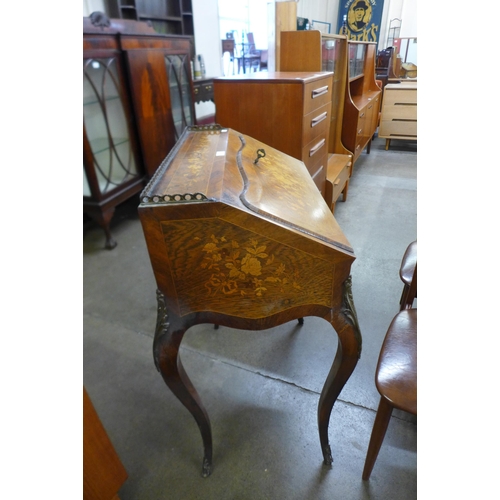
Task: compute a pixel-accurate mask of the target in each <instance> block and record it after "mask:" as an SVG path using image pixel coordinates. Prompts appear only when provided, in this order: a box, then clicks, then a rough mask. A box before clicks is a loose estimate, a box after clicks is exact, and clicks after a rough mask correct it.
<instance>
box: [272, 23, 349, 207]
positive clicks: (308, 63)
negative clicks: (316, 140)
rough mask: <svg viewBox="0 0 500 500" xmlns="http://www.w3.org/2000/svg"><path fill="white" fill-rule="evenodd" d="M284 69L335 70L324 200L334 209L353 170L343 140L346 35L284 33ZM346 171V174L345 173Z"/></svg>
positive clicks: (345, 195) (282, 50)
mask: <svg viewBox="0 0 500 500" xmlns="http://www.w3.org/2000/svg"><path fill="white" fill-rule="evenodd" d="M280 60H281V68H282V69H283V71H332V72H333V83H332V107H331V113H330V132H329V138H328V152H329V156H328V167H327V173H326V185H325V200H326V202H327V203H328V205H329V206H330V207H331V208H332V211H333V210H335V203H336V201H337V199H338V197H339V196H340V194H341V193H343V201H346V199H347V191H348V189H349V177H350V175H351V171H352V152H351V151H349V150H348V149H347V148H346V147H345V146H344V144H343V143H342V123H343V117H344V99H345V88H346V79H347V38H346V37H345V36H343V35H325V34H322V33H321V32H320V31H318V30H307V31H283V32H282V33H281V57H280ZM346 172H347V176H346Z"/></svg>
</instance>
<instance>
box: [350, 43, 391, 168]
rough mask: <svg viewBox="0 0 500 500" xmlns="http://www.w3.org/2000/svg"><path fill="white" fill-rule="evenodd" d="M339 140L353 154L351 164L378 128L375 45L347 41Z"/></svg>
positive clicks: (379, 92) (366, 146)
mask: <svg viewBox="0 0 500 500" xmlns="http://www.w3.org/2000/svg"><path fill="white" fill-rule="evenodd" d="M347 44H348V56H349V62H348V73H347V79H346V87H345V101H344V120H343V124H342V142H343V144H344V145H345V147H346V148H347V149H349V151H351V152H352V153H353V165H354V163H355V162H356V160H357V159H358V158H359V155H360V154H361V152H362V151H363V150H364V149H365V148H366V149H367V153H369V152H370V146H371V140H372V137H373V134H374V133H375V131H376V130H377V127H378V120H379V113H380V101H381V94H382V92H381V89H380V87H379V86H378V85H377V83H376V81H375V58H376V47H377V46H376V44H375V43H374V42H356V41H351V40H348V42H347Z"/></svg>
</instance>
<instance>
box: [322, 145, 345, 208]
mask: <svg viewBox="0 0 500 500" xmlns="http://www.w3.org/2000/svg"><path fill="white" fill-rule="evenodd" d="M350 173H351V162H350V160H349V161H346V159H345V156H344V155H334V154H329V155H328V166H327V170H326V183H325V201H326V202H327V203H328V206H329V207H330V209H331V211H332V214H334V213H335V204H336V203H337V200H338V199H339V197H340V195H342V201H346V200H347V192H348V190H349V176H350Z"/></svg>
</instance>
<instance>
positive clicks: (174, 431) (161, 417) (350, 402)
mask: <svg viewBox="0 0 500 500" xmlns="http://www.w3.org/2000/svg"><path fill="white" fill-rule="evenodd" d="M384 147H385V140H383V139H378V138H377V139H375V140H374V141H373V144H372V148H371V153H370V154H369V155H368V154H366V152H365V153H363V154H362V156H361V157H360V159H359V160H358V161H357V163H356V165H355V168H354V172H353V176H352V178H351V181H350V187H349V194H348V199H347V202H346V203H341V202H339V203H338V204H337V208H336V211H335V217H336V219H337V221H338V222H339V224H340V226H341V228H342V229H343V231H344V233H345V235H346V236H347V238H348V240H349V241H350V243H351V245H352V246H353V248H354V251H355V253H356V257H357V260H356V261H355V262H354V264H353V267H352V279H353V295H354V301H355V305H356V309H357V314H358V319H359V323H360V327H361V333H362V335H363V352H362V354H361V359H360V361H359V363H358V365H357V367H356V369H355V370H354V373H353V375H352V376H351V378H350V379H349V381H348V383H347V384H346V386H345V387H344V390H343V391H342V393H341V394H340V397H339V399H338V400H337V402H336V404H335V406H334V408H333V412H332V416H331V420H330V430H329V434H330V445H331V447H332V454H333V457H334V463H333V466H332V467H327V466H325V465H323V463H322V454H321V449H320V446H319V437H318V432H317V421H316V410H317V405H318V401H319V394H320V391H321V388H322V385H323V383H324V380H325V378H326V375H327V373H328V371H329V368H330V366H331V363H332V360H333V357H334V355H335V351H336V348H337V340H336V334H335V332H333V331H332V329H331V327H330V325H329V324H328V323H326V322H325V321H324V320H321V319H319V318H313V317H308V318H305V323H304V325H303V326H302V327H298V325H297V323H296V322H291V323H287V324H285V325H282V326H280V327H277V328H274V329H272V330H269V331H263V332H247V331H239V330H233V329H229V328H225V327H221V328H220V329H219V330H214V329H213V326H212V325H199V326H197V327H195V328H192V329H191V330H189V331H188V332H187V333H186V335H185V337H184V340H183V343H182V345H181V357H182V360H183V364H184V366H185V368H186V371H187V373H188V374H189V376H190V378H191V380H192V382H193V384H194V385H195V387H196V388H197V390H198V392H199V394H200V396H201V398H202V400H203V403H204V405H205V407H206V409H207V412H208V414H209V417H210V420H211V424H212V433H213V446H214V457H213V460H214V468H213V473H212V475H211V476H210V477H208V478H202V477H201V461H202V456H203V450H202V442H201V436H200V433H199V430H198V427H197V425H196V423H195V421H194V419H193V418H192V416H191V415H190V414H189V413H188V411H187V410H186V409H185V408H184V407H183V406H182V405H181V403H180V402H179V401H178V400H177V399H176V398H175V397H174V396H173V395H172V394H171V393H170V391H169V389H168V388H167V387H166V385H165V384H164V382H163V380H162V378H161V376H160V374H159V373H158V372H157V371H156V369H155V366H154V363H153V356H152V343H153V334H154V328H155V323H156V295H155V282H154V278H153V274H152V270H151V267H150V263H149V257H148V254H147V250H146V245H145V242H144V237H143V233H142V228H141V225H140V222H139V219H138V216H137V212H136V206H137V200H135V199H134V200H131V201H130V202H128V203H126V204H125V205H124V206H122V207H120V209H119V210H118V211H117V214H116V216H115V219H114V222H113V226H112V232H113V235H114V237H115V239H116V240H117V242H118V246H117V247H116V248H115V249H114V250H112V251H108V250H105V249H104V236H103V233H102V231H101V230H100V229H99V228H98V227H96V226H94V225H90V226H89V227H87V228H86V230H85V232H84V238H83V253H84V257H83V264H84V265H83V273H84V274H83V277H84V304H83V321H84V323H83V327H84V328H83V331H84V334H83V355H84V372H83V381H84V385H85V387H86V389H87V391H88V393H89V396H90V397H91V399H92V402H93V403H94V406H95V408H96V410H97V412H98V414H99V416H100V418H101V420H102V422H103V424H104V426H105V428H106V430H107V432H108V434H109V436H110V439H111V441H112V442H113V444H114V446H115V449H116V450H117V452H118V454H119V456H120V457H121V460H122V462H123V464H124V466H125V468H126V469H127V472H128V479H127V481H126V482H125V484H124V485H123V487H122V489H121V490H120V492H119V495H120V498H121V500H127V499H139V500H149V499H151V500H160V499H169V500H170V499H172V500H176V499H179V500H184V499H186V500H194V499H207V500H209V499H217V500H223V499H228V500H229V499H231V500H233V499H238V500H246V499H248V500H260V499H270V500H305V499H314V500H322V499H329V500H330V499H342V500H357V499H380V500H392V499H397V500H401V499H404V500H411V499H413V498H417V420H416V418H414V417H412V416H410V415H407V414H405V413H403V412H398V411H395V412H394V414H393V418H392V421H391V423H390V426H389V429H388V431H387V435H386V437H385V441H384V443H383V445H382V449H381V451H380V454H379V457H378V459H377V462H376V463H375V467H374V470H373V473H372V476H371V479H370V480H369V481H366V482H365V481H362V479H361V472H362V469H363V465H364V460H365V455H366V450H367V447H368V441H369V439H370V433H371V429H372V425H373V421H374V418H375V412H376V409H377V406H378V401H379V395H378V393H377V390H376V388H375V384H374V372H375V367H376V363H377V358H378V354H379V350H380V347H381V345H382V341H383V338H384V335H385V332H386V330H387V327H388V326H389V323H390V321H391V319H392V318H393V316H394V315H395V314H396V313H397V311H398V305H399V297H400V294H401V290H402V284H401V281H400V279H399V274H398V271H399V265H400V262H401V257H402V256H403V253H404V251H405V249H406V247H407V245H408V244H409V243H410V242H411V241H413V240H415V239H416V237H417V147H416V143H412V142H406V141H393V142H392V144H391V147H390V149H389V151H385V149H384Z"/></svg>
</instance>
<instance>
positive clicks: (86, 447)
mask: <svg viewBox="0 0 500 500" xmlns="http://www.w3.org/2000/svg"><path fill="white" fill-rule="evenodd" d="M127 477H128V476H127V471H126V470H125V467H124V466H123V464H122V462H121V460H120V457H119V456H118V454H117V453H116V451H115V449H114V447H113V443H112V442H111V441H110V439H109V437H108V434H107V432H106V429H105V428H104V426H103V425H102V422H101V420H100V418H99V415H98V414H97V412H96V410H95V408H94V405H93V404H92V400H91V399H90V397H89V395H88V394H87V391H86V390H85V387H84V388H83V498H84V499H85V500H118V492H119V490H120V488H121V487H122V485H123V483H124V482H125V481H126V479H127Z"/></svg>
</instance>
